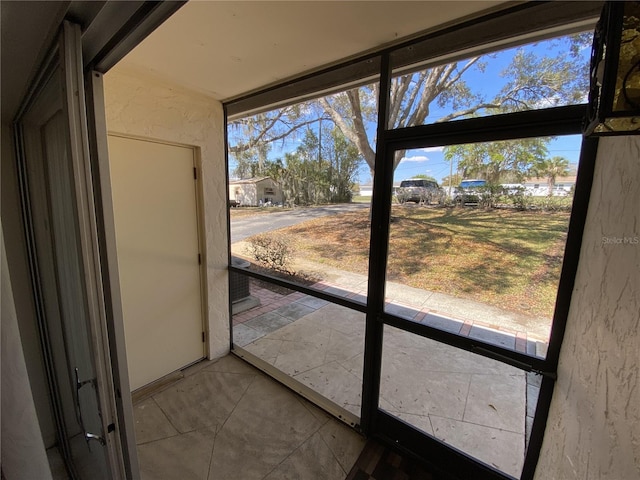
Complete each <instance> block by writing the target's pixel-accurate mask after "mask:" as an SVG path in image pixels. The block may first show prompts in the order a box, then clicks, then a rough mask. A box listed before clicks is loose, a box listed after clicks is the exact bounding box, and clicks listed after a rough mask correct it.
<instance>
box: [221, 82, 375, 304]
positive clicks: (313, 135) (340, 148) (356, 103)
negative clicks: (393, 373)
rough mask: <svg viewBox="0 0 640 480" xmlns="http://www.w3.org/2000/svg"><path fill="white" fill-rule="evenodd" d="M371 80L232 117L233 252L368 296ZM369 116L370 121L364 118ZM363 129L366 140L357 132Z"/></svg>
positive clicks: (302, 279) (258, 264)
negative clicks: (249, 115) (257, 112)
mask: <svg viewBox="0 0 640 480" xmlns="http://www.w3.org/2000/svg"><path fill="white" fill-rule="evenodd" d="M377 88H378V87H377V84H372V85H366V86H363V87H359V88H355V89H352V90H349V91H346V92H340V93H336V94H332V95H329V96H326V97H322V98H319V99H315V100H309V101H306V102H304V103H298V104H295V105H291V106H287V107H283V108H280V109H276V110H272V111H269V112H266V113H261V114H257V115H254V116H251V117H246V118H243V119H240V120H237V121H234V122H232V123H230V125H229V130H228V138H229V178H230V182H229V203H230V205H231V207H232V208H230V217H231V249H232V254H233V255H234V256H237V257H239V258H242V259H244V260H246V261H248V262H250V263H251V264H252V268H254V269H257V270H260V271H263V272H265V273H268V274H271V275H277V276H282V277H284V278H287V279H290V280H292V281H294V282H297V283H300V284H304V285H314V284H316V283H318V282H323V283H324V284H331V286H332V287H334V288H336V289H337V290H338V291H340V292H343V293H344V296H358V298H360V297H362V296H363V295H364V296H366V288H367V272H368V258H369V209H370V203H371V198H372V189H371V185H372V181H371V175H372V173H371V166H372V165H373V161H374V160H373V159H374V156H375V153H374V149H373V145H374V143H373V138H371V140H366V139H367V138H368V135H369V134H370V132H372V131H375V121H376V115H377V105H376V99H377V96H376V90H377ZM372 126H373V128H372ZM361 133H362V134H363V135H364V137H362V136H360V138H364V139H365V140H363V141H359V142H357V143H354V142H355V140H354V139H355V138H356V137H358V136H359V135H360V134H361Z"/></svg>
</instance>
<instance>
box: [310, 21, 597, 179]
mask: <svg viewBox="0 0 640 480" xmlns="http://www.w3.org/2000/svg"><path fill="white" fill-rule="evenodd" d="M589 41H590V37H589V35H584V34H583V35H573V36H570V37H565V38H562V39H558V40H555V41H553V42H549V43H548V44H545V47H546V49H545V48H542V47H541V48H540V49H539V51H536V52H533V51H532V50H528V49H526V48H524V47H523V48H519V49H517V50H516V51H515V54H514V55H513V58H512V60H511V62H510V63H509V65H508V66H507V67H506V68H504V69H503V70H502V72H501V76H502V77H503V78H504V79H506V83H505V84H504V86H503V87H502V88H501V89H500V91H499V92H498V93H497V94H496V95H494V96H493V97H492V98H485V97H484V96H483V95H481V94H480V93H478V92H476V91H474V89H473V88H472V86H471V85H470V84H469V83H468V81H467V78H466V77H467V74H468V73H471V72H474V73H482V72H483V71H484V70H485V68H486V66H487V63H488V62H491V61H492V60H493V58H494V57H495V55H486V56H476V57H472V58H469V59H468V60H465V61H460V62H454V63H448V64H445V65H439V66H436V67H433V68H428V69H425V70H420V71H417V72H414V73H409V74H406V75H401V76H397V77H394V78H393V79H392V82H391V92H390V98H391V102H390V111H389V125H390V126H391V127H393V128H402V127H410V126H414V125H423V124H425V123H428V122H433V123H438V122H447V121H450V120H455V119H459V118H468V117H471V116H477V115H480V114H496V113H506V112H513V111H519V110H529V109H533V108H539V107H541V106H544V107H551V106H556V105H563V104H569V103H578V102H580V101H581V100H583V99H584V97H585V95H586V92H587V91H588V62H586V61H583V60H584V59H583V58H582V57H581V49H582V47H584V46H587V45H588V44H589ZM559 48H560V50H559ZM375 99H377V84H375V85H369V86H366V87H360V88H357V89H352V90H349V91H346V92H342V93H338V94H336V95H331V96H328V97H323V98H321V99H320V100H319V103H320V105H321V106H322V108H323V109H324V110H325V112H326V113H327V114H328V115H330V116H331V118H332V119H333V121H334V122H335V123H336V125H338V127H339V128H340V129H341V130H342V132H343V133H344V135H345V136H346V137H347V138H349V139H350V140H351V141H352V142H353V143H354V144H355V145H357V147H358V149H359V150H360V153H361V154H362V155H363V157H364V158H365V160H366V161H367V164H368V165H369V167H370V168H371V170H372V171H373V169H374V163H375V150H374V147H373V145H374V144H375V141H374V139H373V138H371V137H370V136H369V135H368V134H367V125H368V124H369V125H370V124H371V123H372V122H374V121H375V119H374V118H372V115H373V114H375V112H376V111H377V109H376V108H373V105H374V104H373V101H375ZM434 104H435V105H437V107H438V108H441V109H443V108H444V109H446V110H448V111H450V113H447V114H445V115H443V116H440V117H437V118H432V119H429V117H430V115H431V111H432V106H433V105H434ZM369 131H372V129H371V128H369ZM401 153H402V152H401ZM402 157H403V155H402V154H400V155H397V156H396V158H395V160H394V169H395V168H396V167H397V166H398V164H399V163H400V161H401V159H402Z"/></svg>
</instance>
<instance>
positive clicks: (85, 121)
mask: <svg viewBox="0 0 640 480" xmlns="http://www.w3.org/2000/svg"><path fill="white" fill-rule="evenodd" d="M57 69H59V70H60V73H61V77H62V95H63V98H62V101H63V112H64V114H65V121H66V122H67V123H68V135H69V138H68V141H69V143H68V146H69V151H68V155H69V158H70V162H71V164H72V172H71V173H72V179H71V181H72V183H73V185H72V188H73V191H74V198H75V205H74V209H75V211H76V215H77V218H76V221H77V224H76V225H77V232H78V239H79V246H80V247H79V255H80V262H81V265H80V267H81V276H82V281H83V286H84V294H85V295H86V301H87V312H86V315H87V319H86V321H87V326H88V331H89V336H90V338H89V342H90V347H89V348H90V350H91V351H92V354H93V355H92V356H93V363H94V367H95V375H96V377H95V379H93V380H91V379H81V380H90V381H91V383H92V384H93V385H94V386H95V390H96V395H97V399H98V403H99V411H100V418H101V424H102V432H91V433H97V434H98V435H99V436H101V437H102V439H103V441H104V443H105V445H104V447H105V454H106V460H107V462H108V468H109V473H110V474H111V475H112V477H113V478H137V477H138V476H139V473H138V465H137V456H136V454H135V438H134V424H133V415H132V410H131V408H130V406H129V408H127V400H129V402H130V395H128V391H129V387H128V377H127V376H126V375H125V376H124V377H123V376H122V375H121V374H118V375H117V376H116V375H114V371H118V370H119V369H118V365H122V364H124V366H125V368H126V358H124V357H120V356H119V355H118V353H119V352H117V351H115V349H114V351H112V349H111V343H110V335H109V334H110V333H112V332H114V331H115V332H116V333H115V335H116V336H117V330H118V326H117V320H116V321H110V320H112V319H108V315H107V309H108V308H109V307H111V306H112V305H113V303H112V302H109V299H111V300H112V297H109V296H107V295H106V293H105V292H106V290H107V289H106V288H105V283H108V282H109V278H108V276H106V275H108V272H105V271H104V269H103V268H102V256H101V247H100V240H99V230H98V229H99V225H100V221H99V219H98V216H97V213H98V212H99V211H100V206H99V204H97V203H96V197H95V196H94V186H95V182H97V181H98V179H96V178H95V173H94V171H93V166H92V164H91V157H90V148H89V132H88V127H89V124H90V123H91V122H89V118H90V117H89V118H88V116H87V104H86V100H85V94H84V84H85V75H84V70H83V67H82V39H81V30H80V26H79V25H77V24H73V23H71V22H68V21H64V22H63V24H62V26H61V28H60V32H59V36H58V40H57V42H56V43H55V44H54V45H53V46H52V48H51V49H50V52H49V54H48V55H47V57H46V61H45V63H44V64H43V66H42V67H41V69H40V70H39V74H38V75H37V77H36V81H35V82H34V84H33V85H32V88H31V89H30V91H29V94H28V95H27V97H26V98H25V101H24V102H23V104H22V107H21V109H20V111H19V113H18V115H17V116H16V119H15V121H14V132H15V144H16V159H17V165H18V175H19V185H20V197H21V204H22V217H23V222H24V227H25V235H26V239H27V255H28V259H29V268H30V275H31V283H32V288H33V295H34V303H35V305H36V311H37V318H38V326H39V330H40V337H41V339H40V340H41V348H42V351H43V354H44V359H45V363H46V371H47V381H48V384H49V388H50V392H51V397H52V403H53V405H52V407H53V411H54V418H55V422H56V428H57V430H58V432H59V433H58V439H59V443H60V445H61V449H62V451H61V453H62V455H63V458H64V459H65V461H66V462H67V463H68V465H69V469H70V472H72V475H76V474H77V473H76V472H75V470H74V467H73V462H72V458H71V452H70V450H69V449H68V448H67V447H66V446H65V445H66V436H64V432H65V427H64V420H63V418H64V416H63V414H62V406H61V404H60V402H59V401H58V399H59V398H60V389H59V385H58V382H57V381H56V379H55V375H56V372H55V365H54V360H53V355H52V350H51V338H50V335H49V329H48V322H47V319H46V316H45V314H44V303H43V302H44V299H43V295H42V283H41V282H42V279H41V276H40V268H39V266H38V259H37V254H36V242H35V235H34V228H33V220H32V218H33V217H32V208H31V204H30V197H29V195H30V194H29V180H28V174H27V169H26V161H27V160H26V155H25V140H24V129H23V128H22V123H21V122H22V120H23V119H24V118H25V117H26V115H27V114H28V113H29V112H30V109H31V107H32V106H33V105H34V104H35V102H36V101H37V100H38V96H39V95H40V93H41V92H42V91H43V89H44V88H45V87H46V86H47V83H48V81H49V80H50V78H51V76H52V74H53V73H54V72H56V71H57ZM92 104H93V107H92V111H94V112H95V111H96V110H98V109H100V105H96V102H95V101H93V102H92ZM102 108H104V107H103V106H102ZM100 135H101V133H100V132H99V131H98V130H97V129H96V131H95V135H94V141H95V139H96V138H98V137H100ZM102 135H105V136H106V130H105V131H104V132H103V133H102ZM112 337H113V335H112ZM114 338H115V337H114ZM86 388H88V387H86ZM123 392H125V393H124V395H123ZM63 437H64V438H63Z"/></svg>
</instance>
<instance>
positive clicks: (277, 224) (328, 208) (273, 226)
mask: <svg viewBox="0 0 640 480" xmlns="http://www.w3.org/2000/svg"><path fill="white" fill-rule="evenodd" d="M273 208H277V207H273ZM368 208H369V204H368V203H344V204H340V205H325V206H322V207H298V208H296V209H294V210H288V211H283V212H278V213H269V214H265V215H256V216H253V217H248V218H239V219H237V220H233V219H232V220H231V243H236V242H240V241H242V240H244V239H245V238H247V237H250V236H252V235H257V234H258V233H264V232H271V231H272V230H278V229H279V228H285V227H291V226H292V225H297V224H298V223H302V222H306V221H307V220H311V219H314V218H320V217H326V216H328V215H337V214H339V213H346V212H354V211H357V210H363V209H368Z"/></svg>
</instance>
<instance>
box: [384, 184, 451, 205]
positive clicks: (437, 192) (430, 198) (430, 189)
mask: <svg viewBox="0 0 640 480" xmlns="http://www.w3.org/2000/svg"><path fill="white" fill-rule="evenodd" d="M396 197H397V198H398V202H400V203H406V202H415V203H424V204H426V205H430V204H431V203H434V202H435V203H442V202H443V201H444V190H442V189H441V188H440V187H439V186H438V184H437V183H436V182H434V181H433V180H426V179H424V178H410V179H408V180H402V181H401V182H400V186H399V187H398V189H397V190H396Z"/></svg>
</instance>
